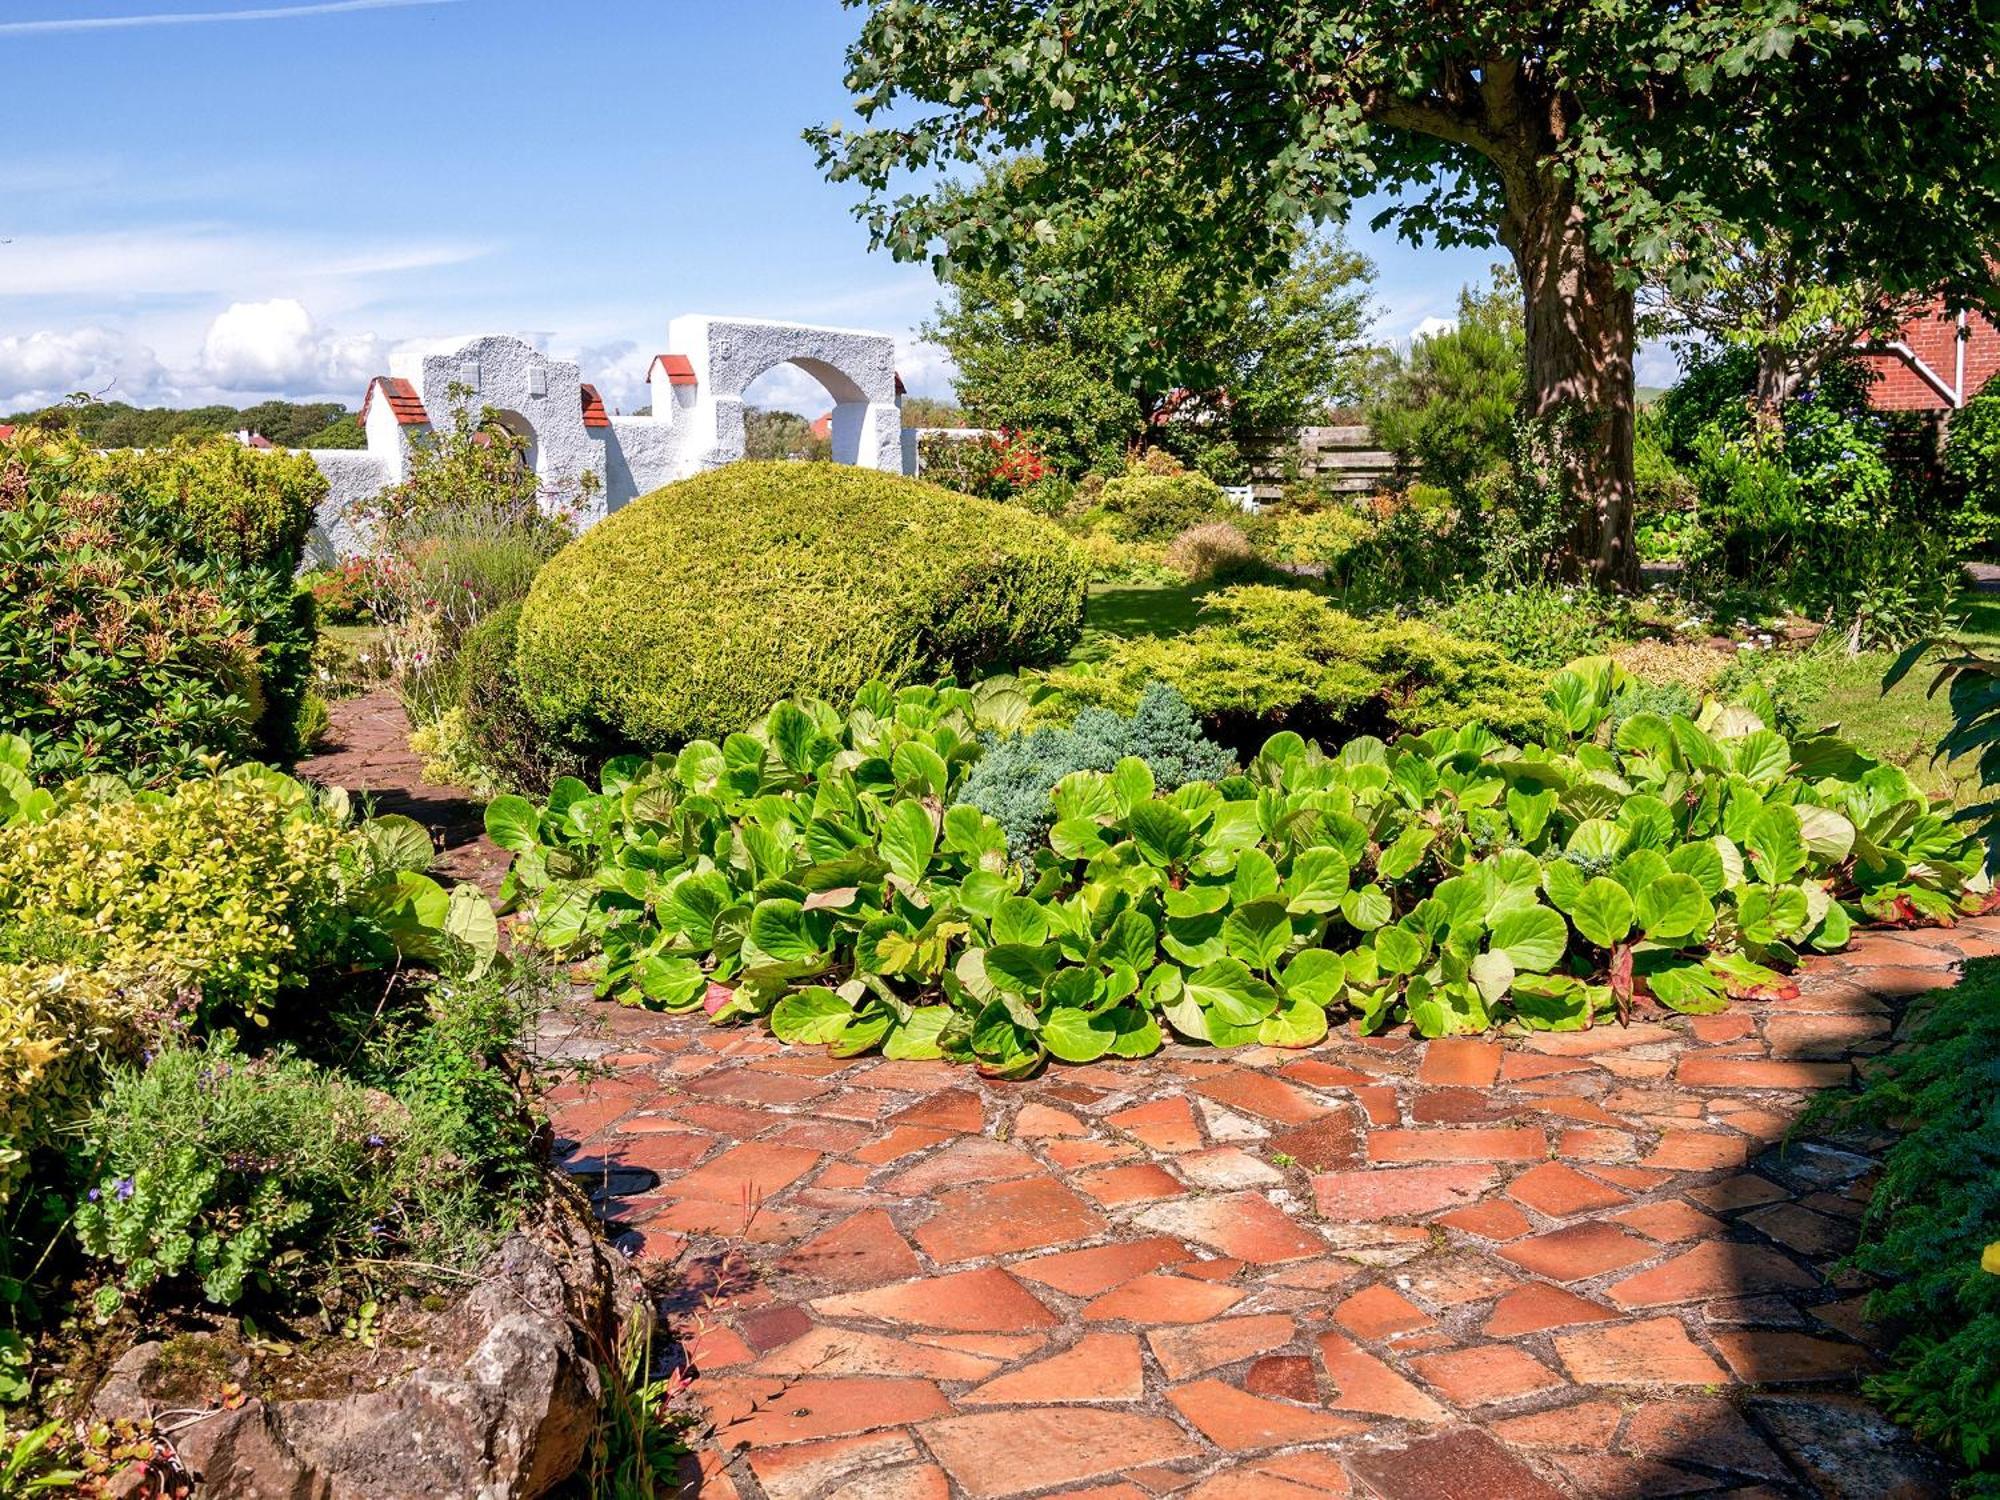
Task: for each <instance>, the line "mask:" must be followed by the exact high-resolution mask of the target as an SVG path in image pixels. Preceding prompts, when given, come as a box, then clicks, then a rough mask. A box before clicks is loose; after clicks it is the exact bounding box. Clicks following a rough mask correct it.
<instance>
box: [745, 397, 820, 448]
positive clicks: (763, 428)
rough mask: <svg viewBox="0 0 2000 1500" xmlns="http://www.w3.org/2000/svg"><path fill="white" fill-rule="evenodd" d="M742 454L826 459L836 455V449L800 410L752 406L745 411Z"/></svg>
mask: <svg viewBox="0 0 2000 1500" xmlns="http://www.w3.org/2000/svg"><path fill="white" fill-rule="evenodd" d="M743 456H744V457H745V458H753V459H760V460H770V459H779V458H791V459H820V460H824V459H829V458H831V457H832V456H833V450H832V448H831V446H830V445H829V444H828V442H827V440H826V439H825V438H823V437H820V436H818V435H817V434H815V433H814V432H813V430H812V423H810V422H808V421H807V420H806V419H805V418H804V417H802V416H800V415H799V414H798V413H797V412H795V411H771V410H768V409H767V408H765V407H761V406H752V407H747V408H745V409H744V412H743Z"/></svg>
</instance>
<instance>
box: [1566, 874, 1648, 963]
mask: <svg viewBox="0 0 2000 1500" xmlns="http://www.w3.org/2000/svg"><path fill="white" fill-rule="evenodd" d="M1569 915H1570V920H1571V921H1572V922H1574V923H1576V930H1577V931H1578V932H1580V933H1582V934H1583V936H1584V937H1585V938H1586V939H1587V940H1588V941H1590V942H1593V943H1595V944H1597V946H1598V947H1600V948H1609V947H1610V946H1611V945H1612V944H1613V943H1620V942H1623V941H1624V940H1625V938H1626V936H1627V935H1628V934H1629V933H1630V932H1631V931H1632V916H1633V905H1632V897H1631V896H1630V895H1629V894H1628V893H1627V892H1626V890H1625V887H1624V886H1622V885H1620V884H1619V883H1618V882H1617V881H1615V880H1610V879H1607V878H1605V877H1604V876H1602V875H1600V876H1598V877H1597V878H1596V879H1595V880H1593V881H1591V882H1590V883H1589V884H1588V885H1586V886H1584V888H1583V890H1582V891H1581V892H1580V893H1579V894H1578V895H1577V897H1576V900H1575V901H1574V902H1573V903H1572V904H1571V906H1570V909H1569Z"/></svg>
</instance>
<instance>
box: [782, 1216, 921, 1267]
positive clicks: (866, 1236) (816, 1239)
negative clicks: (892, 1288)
mask: <svg viewBox="0 0 2000 1500" xmlns="http://www.w3.org/2000/svg"><path fill="white" fill-rule="evenodd" d="M778 1268H779V1269H780V1270H781V1271H785V1272H789V1273H791V1274H793V1275H797V1276H803V1277H805V1278H806V1279H807V1280H809V1281H819V1282H826V1283H831V1284H833V1285H837V1286H879V1285H881V1284H882V1283H883V1282H885V1281H902V1280H905V1279H906V1278H908V1277H911V1276H916V1275H920V1274H921V1273H922V1271H923V1266H922V1265H921V1264H920V1263H919V1262H918V1260H917V1257H916V1252H914V1251H913V1250H911V1249H910V1246H909V1242H908V1241H906V1240H905V1239H904V1238H903V1237H902V1236H901V1235H900V1234H898V1233H897V1232H896V1226H895V1224H894V1223H892V1222H891V1221H890V1218H889V1216H888V1215H887V1214H886V1213H884V1212H883V1211H882V1210H881V1209H879V1208H871V1209H865V1210H863V1211H862V1212H860V1213H858V1214H855V1215H854V1216H852V1217H851V1218H847V1219H843V1220H842V1221H841V1222H840V1223H838V1224H835V1225H834V1226H833V1227H831V1228H830V1229H826V1230H823V1231H821V1232H820V1233H819V1234H816V1235H814V1236H813V1237H812V1238H811V1239H809V1240H807V1241H806V1242H805V1243H804V1244H802V1245H800V1246H799V1247H798V1248H797V1249H795V1250H793V1251H792V1252H791V1253H790V1254H788V1255H786V1256H785V1257H784V1258H783V1259H782V1260H780V1261H779V1262H778Z"/></svg>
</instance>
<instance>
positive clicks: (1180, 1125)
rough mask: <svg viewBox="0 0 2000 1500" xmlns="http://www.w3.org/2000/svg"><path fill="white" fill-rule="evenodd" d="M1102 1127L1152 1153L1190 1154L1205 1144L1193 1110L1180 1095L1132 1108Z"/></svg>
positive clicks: (1111, 1116)
mask: <svg viewBox="0 0 2000 1500" xmlns="http://www.w3.org/2000/svg"><path fill="white" fill-rule="evenodd" d="M1105 1123H1106V1124H1108V1125H1113V1126H1116V1127H1117V1128H1118V1129H1120V1130H1122V1131H1125V1132H1126V1133H1127V1134H1128V1135H1132V1136H1136V1137H1137V1138H1138V1139H1139V1140H1140V1141H1142V1142H1144V1143H1145V1144H1146V1145H1148V1146H1151V1147H1152V1148H1153V1149H1154V1150H1155V1151H1165V1152H1178V1151H1194V1150H1198V1149H1199V1148H1200V1147H1201V1146H1202V1145H1204V1144H1205V1142H1203V1140H1202V1138H1201V1129H1200V1127H1199V1126H1197V1125H1196V1124H1195V1120H1194V1106H1193V1105H1191V1104H1189V1103H1188V1101H1187V1099H1186V1098H1185V1097H1183V1096H1180V1095H1176V1096H1174V1097H1173V1098H1170V1099H1155V1100H1153V1101H1151V1102H1150V1103H1147V1104H1135V1105H1134V1106H1133V1107H1132V1108H1130V1109H1122V1110H1120V1111H1118V1113H1117V1114H1115V1115H1110V1116H1107V1117H1106V1120H1105Z"/></svg>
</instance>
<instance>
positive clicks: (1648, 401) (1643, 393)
mask: <svg viewBox="0 0 2000 1500" xmlns="http://www.w3.org/2000/svg"><path fill="white" fill-rule="evenodd" d="M1672 389H1673V387H1672V386H1666V385H1642V386H1636V387H1634V388H1633V394H1635V395H1636V396H1637V397H1638V398H1639V404H1640V405H1641V406H1651V405H1652V404H1653V403H1654V402H1655V401H1657V400H1659V399H1660V397H1662V396H1664V395H1666V393H1667V392H1668V391H1670V390H1672Z"/></svg>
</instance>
